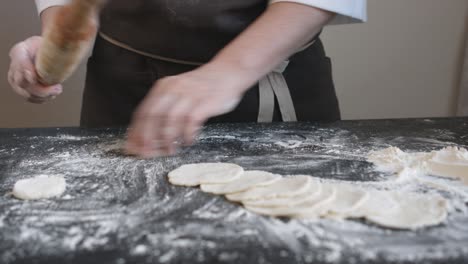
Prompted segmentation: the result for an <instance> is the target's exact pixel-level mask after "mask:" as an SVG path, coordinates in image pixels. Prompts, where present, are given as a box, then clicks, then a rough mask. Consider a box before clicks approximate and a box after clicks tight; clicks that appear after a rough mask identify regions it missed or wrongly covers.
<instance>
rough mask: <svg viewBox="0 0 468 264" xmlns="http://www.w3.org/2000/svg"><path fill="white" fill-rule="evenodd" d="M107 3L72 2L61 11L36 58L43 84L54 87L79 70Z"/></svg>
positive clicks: (93, 1)
mask: <svg viewBox="0 0 468 264" xmlns="http://www.w3.org/2000/svg"><path fill="white" fill-rule="evenodd" d="M105 2H106V0H72V1H71V2H70V4H68V5H66V6H63V7H61V8H60V10H58V12H57V13H56V15H55V16H54V17H53V19H52V20H51V24H50V25H48V27H47V28H46V29H45V32H44V34H43V36H44V39H43V41H42V44H41V47H40V49H39V51H38V53H37V57H36V71H37V74H38V75H39V78H40V82H41V83H42V84H44V85H54V84H58V83H62V82H63V81H65V80H66V79H67V78H68V77H70V75H72V74H73V72H74V71H75V70H76V68H77V67H78V65H79V64H80V63H81V61H82V60H83V59H84V57H85V56H86V55H87V54H88V52H89V50H90V49H91V47H92V45H93V41H94V39H95V37H96V34H97V30H98V20H99V11H100V10H101V8H102V7H103V6H104V4H105Z"/></svg>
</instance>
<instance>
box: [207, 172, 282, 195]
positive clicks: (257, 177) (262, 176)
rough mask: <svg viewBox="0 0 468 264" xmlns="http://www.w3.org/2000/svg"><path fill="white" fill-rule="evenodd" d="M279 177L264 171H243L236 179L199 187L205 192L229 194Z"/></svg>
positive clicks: (276, 179) (272, 181)
mask: <svg viewBox="0 0 468 264" xmlns="http://www.w3.org/2000/svg"><path fill="white" fill-rule="evenodd" d="M280 179H281V176H280V175H275V174H273V173H269V172H266V171H245V172H244V173H243V174H242V175H241V176H240V178H238V179H237V180H234V181H231V182H228V183H218V184H202V185H201V186H200V189H201V190H202V191H204V192H207V193H214V194H229V193H237V192H243V191H246V190H248V189H250V188H253V187H257V186H266V185H270V184H272V183H274V182H276V181H278V180H280Z"/></svg>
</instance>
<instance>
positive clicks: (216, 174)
mask: <svg viewBox="0 0 468 264" xmlns="http://www.w3.org/2000/svg"><path fill="white" fill-rule="evenodd" d="M243 172H244V169H243V168H242V167H240V166H238V165H236V164H232V163H196V164H187V165H182V166H180V167H179V168H177V169H175V170H173V171H171V172H169V175H168V178H169V182H170V183H172V184H174V185H181V186H198V185H200V184H209V183H228V182H231V181H234V180H237V179H239V178H240V176H241V175H242V173H243Z"/></svg>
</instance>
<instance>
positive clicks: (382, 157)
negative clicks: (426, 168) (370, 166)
mask: <svg viewBox="0 0 468 264" xmlns="http://www.w3.org/2000/svg"><path fill="white" fill-rule="evenodd" d="M407 156H408V155H407V154H406V153H405V152H403V151H402V150H401V149H399V148H397V147H389V148H386V149H382V150H377V151H372V152H370V153H369V156H368V157H367V160H368V161H369V162H372V163H374V165H375V166H377V168H378V169H379V170H381V171H388V172H396V171H399V170H401V169H403V168H404V167H405V164H406V162H407V159H408V157H407Z"/></svg>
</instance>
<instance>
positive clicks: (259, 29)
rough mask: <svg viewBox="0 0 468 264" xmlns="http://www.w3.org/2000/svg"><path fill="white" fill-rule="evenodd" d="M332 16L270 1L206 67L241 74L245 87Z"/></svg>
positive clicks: (271, 67) (301, 6)
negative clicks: (264, 9) (266, 7)
mask: <svg viewBox="0 0 468 264" xmlns="http://www.w3.org/2000/svg"><path fill="white" fill-rule="evenodd" d="M333 16H334V14H333V13H330V12H327V11H323V10H321V9H317V8H313V7H310V6H305V5H301V4H296V3H291V2H281V3H276V4H272V5H270V6H269V7H268V9H267V10H266V11H265V12H264V13H263V14H262V15H261V16H260V17H259V18H258V19H257V20H256V21H255V22H254V23H253V24H252V25H251V26H250V27H249V28H247V29H246V30H245V31H244V32H243V33H242V34H241V35H239V36H238V37H237V38H236V39H235V40H234V41H232V42H231V43H230V44H229V45H228V46H226V47H225V48H224V49H223V50H222V51H221V52H220V53H219V54H218V55H217V56H215V58H213V60H212V61H211V63H209V64H208V65H207V67H213V69H216V71H218V72H219V71H231V72H233V73H235V74H237V76H241V78H240V79H242V80H243V82H244V83H243V85H242V86H243V87H245V89H247V88H248V87H250V86H251V85H253V84H254V83H255V82H257V81H258V80H259V79H260V78H262V77H263V76H264V75H266V74H268V73H269V72H271V71H272V70H273V69H274V68H275V67H276V66H277V65H279V63H281V62H282V61H284V60H286V59H287V58H288V57H289V56H291V55H292V54H294V53H295V52H297V51H298V50H299V49H300V48H301V47H302V46H304V45H305V44H307V42H309V41H310V40H311V38H312V37H313V36H315V35H316V34H317V33H319V32H320V30H321V29H322V27H323V26H324V25H325V24H326V23H327V22H328V21H329V20H330V19H332V18H333Z"/></svg>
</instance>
